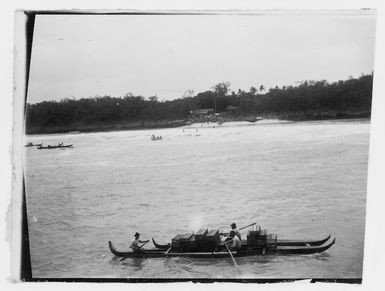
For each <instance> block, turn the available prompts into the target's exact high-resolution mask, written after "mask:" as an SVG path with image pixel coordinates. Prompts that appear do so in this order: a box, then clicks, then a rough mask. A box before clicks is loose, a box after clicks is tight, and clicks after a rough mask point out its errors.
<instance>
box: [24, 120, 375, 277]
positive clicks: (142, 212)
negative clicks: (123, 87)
mask: <svg viewBox="0 0 385 291" xmlns="http://www.w3.org/2000/svg"><path fill="white" fill-rule="evenodd" d="M369 129H370V123H369V121H367V120H348V121H346V120H339V121H320V122H314V121H313V122H278V121H260V122H256V123H242V122H239V123H225V124H223V125H222V126H217V125H216V124H205V125H201V124H197V125H192V126H190V127H185V128H172V129H158V130H136V131H120V132H103V133H79V134H61V135H35V136H27V137H26V142H27V141H31V142H34V143H40V142H43V143H44V144H46V145H47V144H50V143H51V144H55V143H58V142H64V143H65V144H68V143H71V144H74V148H72V149H54V150H38V149H37V148H25V150H24V151H25V155H24V156H25V158H24V172H25V182H26V195H27V212H28V224H29V238H30V251H31V261H32V273H33V277H37V278H61V277H66V278H68V277H72V278H359V277H361V276H362V265H363V247H364V235H365V228H364V227H365V204H366V203H365V202H366V181H367V166H368V149H369ZM152 134H155V135H161V136H162V137H163V140H161V141H152V140H151V139H150V136H151V135H152ZM232 222H236V223H237V224H238V226H239V227H241V226H243V225H248V224H250V223H253V222H257V223H258V224H260V225H261V226H262V227H263V228H266V229H267V230H268V232H270V233H276V234H277V235H278V238H281V239H290V238H293V239H304V238H307V239H321V238H323V237H325V236H327V235H328V234H332V236H334V237H336V244H335V245H334V246H332V247H331V248H330V249H329V250H327V251H326V252H324V253H321V254H312V255H286V256H273V255H269V256H255V257H248V258H237V263H238V265H239V270H240V273H238V272H237V271H236V270H235V269H234V266H233V263H232V261H231V259H230V258H228V259H209V260H207V259H189V258H156V259H132V258H129V259H126V260H124V261H120V259H117V258H115V257H114V256H113V255H112V254H111V252H110V250H109V248H108V244H107V242H108V241H109V240H111V241H112V242H113V243H114V245H115V247H116V248H117V249H118V250H128V244H129V242H130V241H131V239H132V236H133V233H135V232H136V231H139V232H140V233H141V239H143V240H144V239H151V238H152V237H154V238H155V239H156V240H157V241H159V242H163V243H165V242H169V241H170V239H171V238H172V237H173V236H175V235H176V234H178V233H182V232H186V231H187V232H188V231H193V230H195V231H196V230H198V229H199V228H201V227H207V228H210V229H221V230H228V228H229V225H230V223H232ZM246 232H247V230H245V231H242V232H241V233H242V234H243V235H246ZM147 246H148V247H152V244H151V242H150V243H148V244H147V245H146V247H147Z"/></svg>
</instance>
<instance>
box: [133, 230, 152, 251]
mask: <svg viewBox="0 0 385 291" xmlns="http://www.w3.org/2000/svg"><path fill="white" fill-rule="evenodd" d="M139 236H140V233H139V232H136V233H135V234H134V238H133V239H132V241H131V243H130V248H131V249H132V251H133V252H134V253H143V252H144V250H143V249H142V247H143V246H144V245H145V244H146V243H148V242H149V241H150V240H144V241H142V240H140V239H139ZM139 243H141V244H142V245H141V246H139Z"/></svg>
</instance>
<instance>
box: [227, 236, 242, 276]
mask: <svg viewBox="0 0 385 291" xmlns="http://www.w3.org/2000/svg"><path fill="white" fill-rule="evenodd" d="M225 247H226V249H227V252H228V253H229V255H230V257H231V259H232V260H233V263H234V266H235V268H236V269H237V271H238V274H239V275H241V271H240V270H239V267H238V264H237V261H236V260H235V259H234V256H233V254H232V253H231V251H230V249H229V247H228V246H227V244H226V243H225Z"/></svg>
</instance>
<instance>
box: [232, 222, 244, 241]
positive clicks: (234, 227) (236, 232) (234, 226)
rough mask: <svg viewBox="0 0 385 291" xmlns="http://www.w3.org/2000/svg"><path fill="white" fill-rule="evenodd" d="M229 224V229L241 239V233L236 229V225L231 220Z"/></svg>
mask: <svg viewBox="0 0 385 291" xmlns="http://www.w3.org/2000/svg"><path fill="white" fill-rule="evenodd" d="M230 226H231V231H233V232H234V233H235V235H236V236H237V237H238V238H239V240H241V239H242V238H241V233H240V232H239V230H238V229H237V225H236V224H235V223H234V222H233V223H232V224H231V225H230ZM231 231H230V235H231Z"/></svg>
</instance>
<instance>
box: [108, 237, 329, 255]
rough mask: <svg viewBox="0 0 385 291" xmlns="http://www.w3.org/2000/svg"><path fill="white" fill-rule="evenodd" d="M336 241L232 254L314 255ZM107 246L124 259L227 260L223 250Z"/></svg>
mask: <svg viewBox="0 0 385 291" xmlns="http://www.w3.org/2000/svg"><path fill="white" fill-rule="evenodd" d="M335 242H336V239H335V238H334V239H333V240H332V241H331V242H330V243H328V244H326V245H321V246H311V245H309V246H277V247H276V248H274V249H268V248H267V249H262V248H259V249H247V248H242V249H241V250H238V251H234V252H232V255H233V256H234V257H249V256H257V255H280V254H284V255H289V254H314V253H321V252H324V251H326V250H327V249H329V248H330V247H331V246H332V245H334V244H335ZM108 246H109V248H110V250H111V252H112V253H113V254H114V255H115V256H118V257H124V258H131V257H132V258H135V257H140V258H159V257H190V258H228V257H229V253H228V252H227V251H225V250H220V251H213V252H180V251H179V252H174V251H171V250H170V249H169V248H168V249H167V250H164V249H159V248H156V249H145V250H143V252H140V253H135V252H132V251H126V252H122V251H118V250H116V249H115V247H114V246H113V244H112V242H111V241H109V242H108Z"/></svg>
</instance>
